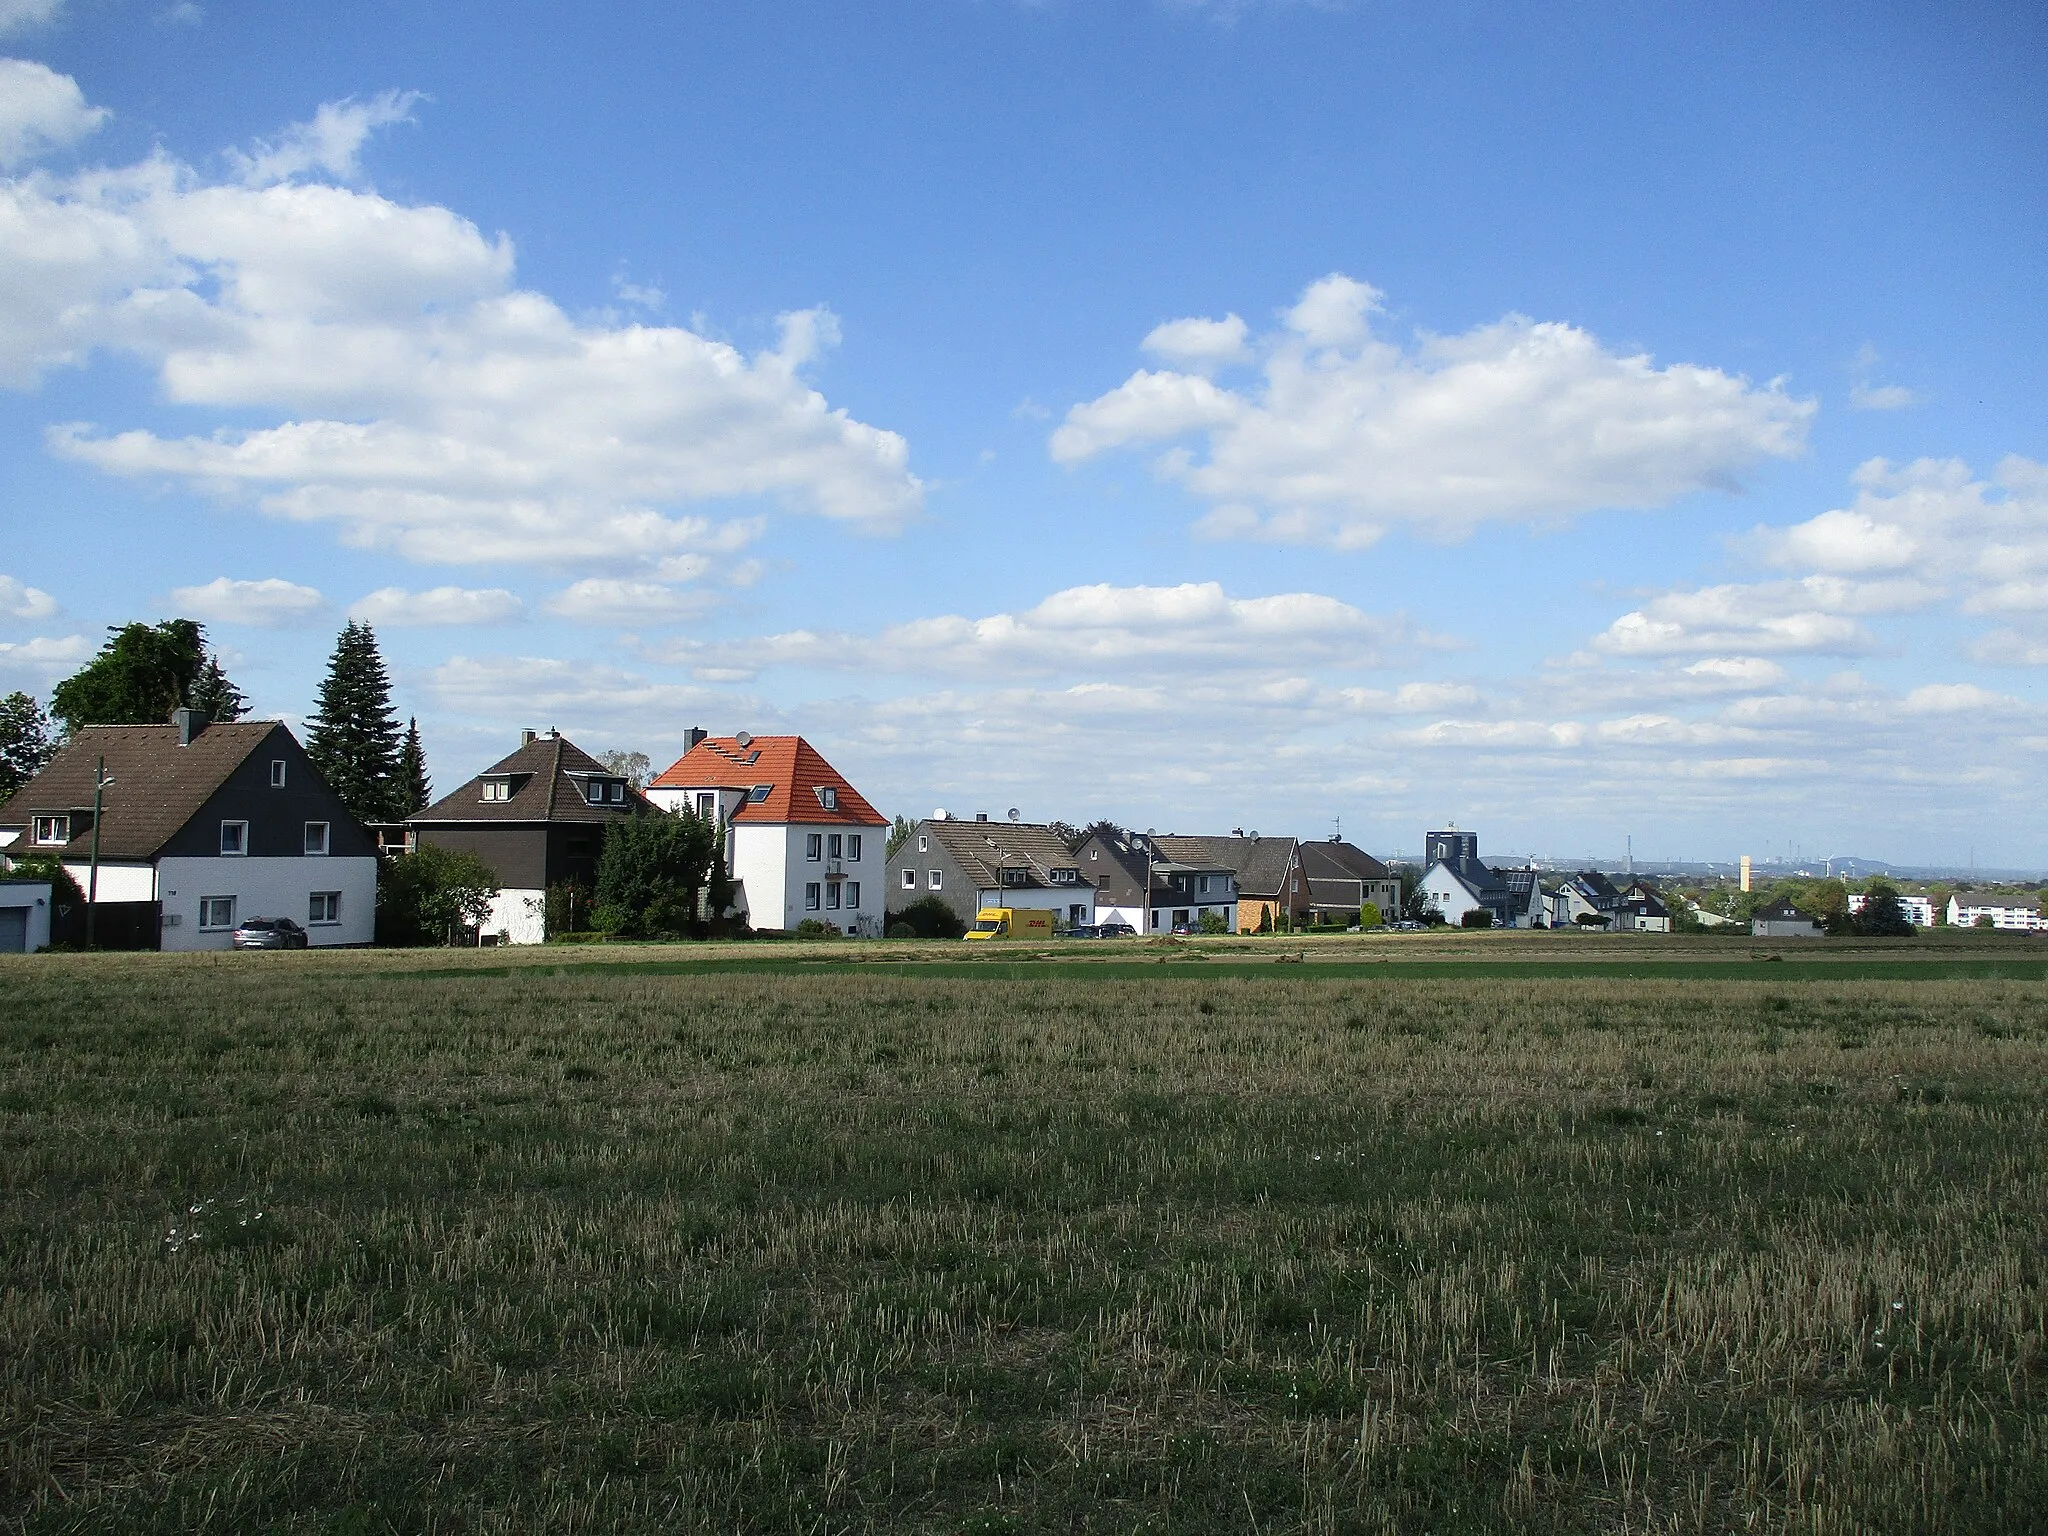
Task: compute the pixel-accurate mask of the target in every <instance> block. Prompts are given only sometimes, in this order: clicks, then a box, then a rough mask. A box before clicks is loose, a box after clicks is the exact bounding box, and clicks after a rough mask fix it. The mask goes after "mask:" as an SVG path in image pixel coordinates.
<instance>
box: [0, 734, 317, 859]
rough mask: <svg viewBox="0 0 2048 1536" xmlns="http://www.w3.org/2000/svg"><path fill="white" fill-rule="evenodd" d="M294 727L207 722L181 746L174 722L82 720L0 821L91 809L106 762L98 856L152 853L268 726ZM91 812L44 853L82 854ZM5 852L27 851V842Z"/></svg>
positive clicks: (15, 823)
mask: <svg viewBox="0 0 2048 1536" xmlns="http://www.w3.org/2000/svg"><path fill="white" fill-rule="evenodd" d="M276 731H284V732H285V734H286V735H287V736H289V735H290V734H291V733H290V732H289V731H288V730H286V729H285V727H284V725H283V724H282V723H280V722H279V721H276V720H248V721H233V722H230V723H227V724H223V725H208V726H205V727H204V728H202V729H201V730H200V732H199V734H198V735H196V736H194V737H193V738H192V740H191V742H190V744H189V745H186V746H180V745H179V744H178V727H177V726H175V725H87V726H81V727H79V729H78V732H77V733H76V734H75V735H74V736H72V738H71V739H70V740H69V741H68V742H66V743H65V744H64V745H63V746H61V747H59V748H58V749H57V754H56V756H54V757H52V758H51V759H50V761H49V763H48V764H47V765H46V766H45V767H44V769H43V771H42V772H41V773H39V774H37V775H36V776H35V777H34V778H33V779H31V780H29V782H28V783H26V784H24V785H22V787H21V788H20V790H19V791H17V792H16V794H15V796H14V798H13V799H11V800H9V801H8V802H7V803H6V804H5V805H0V827H27V826H28V824H29V820H30V818H31V817H34V816H44V815H51V814H56V815H62V814H64V813H66V812H78V811H85V812H90V811H91V810H92V791H93V769H94V766H95V765H96V764H97V763H98V761H99V759H100V758H102V757H104V758H105V759H106V760H107V772H108V774H109V775H111V776H112V778H113V781H114V782H113V783H112V785H110V786H109V787H108V789H107V790H106V792H105V795H104V797H103V799H102V802H101V806H102V811H101V820H100V857H101V858H103V859H150V858H154V857H156V854H157V852H158V850H160V849H161V848H162V847H163V846H164V844H166V843H168V842H169V841H170V840H171V839H172V838H173V837H175V836H176V835H177V834H178V832H179V830H180V829H182V828H183V827H184V825H185V823H186V822H188V821H190V820H191V819H192V818H193V817H194V816H196V815H198V814H199V811H200V808H201V807H202V806H204V805H205V804H206V802H207V801H208V800H210V799H212V798H213V795H214V792H215V791H216V790H218V789H219V788H220V787H221V785H223V784H225V783H226V782H227V781H228V779H229V777H230V776H231V775H232V774H233V773H234V771H235V770H236V769H237V768H239V767H241V766H242V764H243V763H244V762H246V761H247V760H248V758H249V755H250V754H251V753H252V752H254V751H255V750H256V749H257V748H258V747H260V746H262V745H263V743H264V742H265V741H267V740H269V739H270V736H271V734H272V733H273V732H276ZM91 821H92V818H91V816H90V815H89V814H88V815H86V816H83V817H76V816H74V819H73V823H72V825H73V829H74V831H75V832H76V833H77V835H76V836H74V837H73V838H72V839H71V841H70V843H68V844H66V845H65V846H63V847H62V848H58V847H55V846H47V847H44V848H42V849H40V850H34V851H39V852H44V853H59V854H62V855H64V856H65V857H67V858H69V857H72V856H74V855H76V856H78V857H84V855H85V853H86V851H87V850H88V849H89V848H90V846H91V843H92V834H91ZM8 851H9V852H10V853H16V854H22V853H28V852H30V851H31V850H30V848H29V847H28V844H27V842H26V841H25V840H23V841H18V842H17V843H16V844H15V845H14V846H13V847H12V848H10V849H9V850H8Z"/></svg>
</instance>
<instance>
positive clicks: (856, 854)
mask: <svg viewBox="0 0 2048 1536" xmlns="http://www.w3.org/2000/svg"><path fill="white" fill-rule="evenodd" d="M846 856H847V857H848V858H849V859H851V860H853V862H854V863H856V864H858V863H859V862H860V834H859V833H858V832H850V833H848V834H847V838H846Z"/></svg>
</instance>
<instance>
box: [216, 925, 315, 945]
mask: <svg viewBox="0 0 2048 1536" xmlns="http://www.w3.org/2000/svg"><path fill="white" fill-rule="evenodd" d="M228 938H229V941H230V942H231V943H232V944H233V945H234V946H235V948H237V949H304V948H305V947H306V930H305V929H303V928H301V927H300V926H299V925H298V924H297V923H295V922H293V921H292V920H291V919H290V918H288V917H252V918H250V919H249V921H247V922H246V923H244V924H242V926H241V927H239V928H237V929H236V930H235V931H234V932H233V933H231V934H229V935H228Z"/></svg>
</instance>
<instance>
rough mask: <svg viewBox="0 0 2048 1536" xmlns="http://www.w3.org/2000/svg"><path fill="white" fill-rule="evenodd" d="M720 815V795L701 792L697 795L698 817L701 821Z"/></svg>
mask: <svg viewBox="0 0 2048 1536" xmlns="http://www.w3.org/2000/svg"><path fill="white" fill-rule="evenodd" d="M717 815H718V796H717V795H715V794H709V793H707V794H701V795H699V796H698V797H697V817H698V819H699V820H700V821H711V820H713V819H715V818H716V817H717Z"/></svg>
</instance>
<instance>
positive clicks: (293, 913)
mask: <svg viewBox="0 0 2048 1536" xmlns="http://www.w3.org/2000/svg"><path fill="white" fill-rule="evenodd" d="M79 884H80V885H81V887H82V886H83V885H84V882H83V881H82V880H81V881H80V882H79ZM315 891H339V892H340V893H341V920H340V921H339V922H336V923H309V922H308V921H307V920H306V917H307V907H308V900H309V898H310V897H311V896H312V894H313V892H315ZM207 896H232V897H234V898H235V921H236V922H238V923H239V922H245V921H247V920H248V919H249V918H252V917H288V918H290V919H291V920H292V921H293V922H295V923H297V924H298V925H299V926H300V927H302V928H304V929H305V930H306V937H307V942H308V943H310V944H313V945H316V946H322V947H324V946H327V945H335V944H368V943H369V942H370V941H371V939H373V938H374V937H375V936H376V931H377V860H376V858H375V857H374V856H369V855H366V856H364V857H362V858H305V857H300V858H282V859H262V858H248V859H223V858H192V859H164V860H163V861H161V863H160V864H159V865H158V866H157V871H156V899H157V900H159V901H161V902H162V903H163V912H164V926H163V947H164V948H165V949H167V950H194V949H226V948H228V947H229V944H230V940H229V938H228V930H227V929H225V928H220V929H202V928H201V927H200V926H199V903H200V900H201V898H202V897H207ZM148 899H150V898H149V895H148V893H146V892H145V893H144V894H143V895H140V896H132V897H128V896H121V897H116V896H109V895H108V893H107V867H106V866H105V865H104V864H102V865H101V866H100V900H102V901H117V900H118V901H146V900H148ZM174 918H175V919H176V921H173V919H174Z"/></svg>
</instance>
